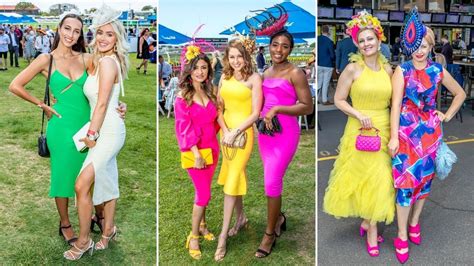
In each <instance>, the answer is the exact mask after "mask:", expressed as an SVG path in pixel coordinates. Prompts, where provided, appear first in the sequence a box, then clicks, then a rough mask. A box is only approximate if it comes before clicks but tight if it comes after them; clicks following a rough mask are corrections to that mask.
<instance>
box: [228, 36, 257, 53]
mask: <svg viewBox="0 0 474 266" xmlns="http://www.w3.org/2000/svg"><path fill="white" fill-rule="evenodd" d="M233 40H238V41H239V42H240V43H242V46H243V47H244V48H245V50H246V51H247V52H248V53H249V54H251V55H252V54H253V53H255V51H257V44H256V43H255V35H254V34H247V35H243V34H241V33H240V32H238V31H235V32H234V34H233V37H232V38H231V39H230V40H229V41H233Z"/></svg>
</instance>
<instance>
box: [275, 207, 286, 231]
mask: <svg viewBox="0 0 474 266" xmlns="http://www.w3.org/2000/svg"><path fill="white" fill-rule="evenodd" d="M280 215H281V216H283V223H281V225H280V234H277V233H276V232H275V235H276V237H280V236H281V232H282V231H286V216H285V213H284V212H282V213H280Z"/></svg>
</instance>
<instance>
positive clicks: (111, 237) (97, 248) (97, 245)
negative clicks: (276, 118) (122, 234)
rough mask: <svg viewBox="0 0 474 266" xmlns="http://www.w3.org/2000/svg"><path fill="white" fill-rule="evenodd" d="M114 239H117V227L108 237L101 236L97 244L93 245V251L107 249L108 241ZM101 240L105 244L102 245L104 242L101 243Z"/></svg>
mask: <svg viewBox="0 0 474 266" xmlns="http://www.w3.org/2000/svg"><path fill="white" fill-rule="evenodd" d="M116 238H117V226H114V231H113V232H112V234H111V235H110V236H105V235H102V238H101V239H100V240H99V242H97V243H96V244H95V249H96V250H104V249H106V248H108V247H109V243H110V241H112V240H116ZM103 239H105V240H107V244H104V242H102V240H103Z"/></svg>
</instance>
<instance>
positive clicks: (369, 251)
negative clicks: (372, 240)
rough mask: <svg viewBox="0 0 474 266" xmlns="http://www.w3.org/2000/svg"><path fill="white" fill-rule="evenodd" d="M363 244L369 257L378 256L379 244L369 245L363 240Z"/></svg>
mask: <svg viewBox="0 0 474 266" xmlns="http://www.w3.org/2000/svg"><path fill="white" fill-rule="evenodd" d="M365 245H366V247H367V253H369V256H371V257H378V256H379V253H380V252H379V245H378V244H377V245H375V246H373V247H371V246H370V245H369V241H367V240H365ZM375 251H376V252H375Z"/></svg>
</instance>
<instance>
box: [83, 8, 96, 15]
mask: <svg viewBox="0 0 474 266" xmlns="http://www.w3.org/2000/svg"><path fill="white" fill-rule="evenodd" d="M96 11H97V8H95V7H93V8H91V9H89V10H87V9H86V13H88V14H92V13H95V12H96Z"/></svg>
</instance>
